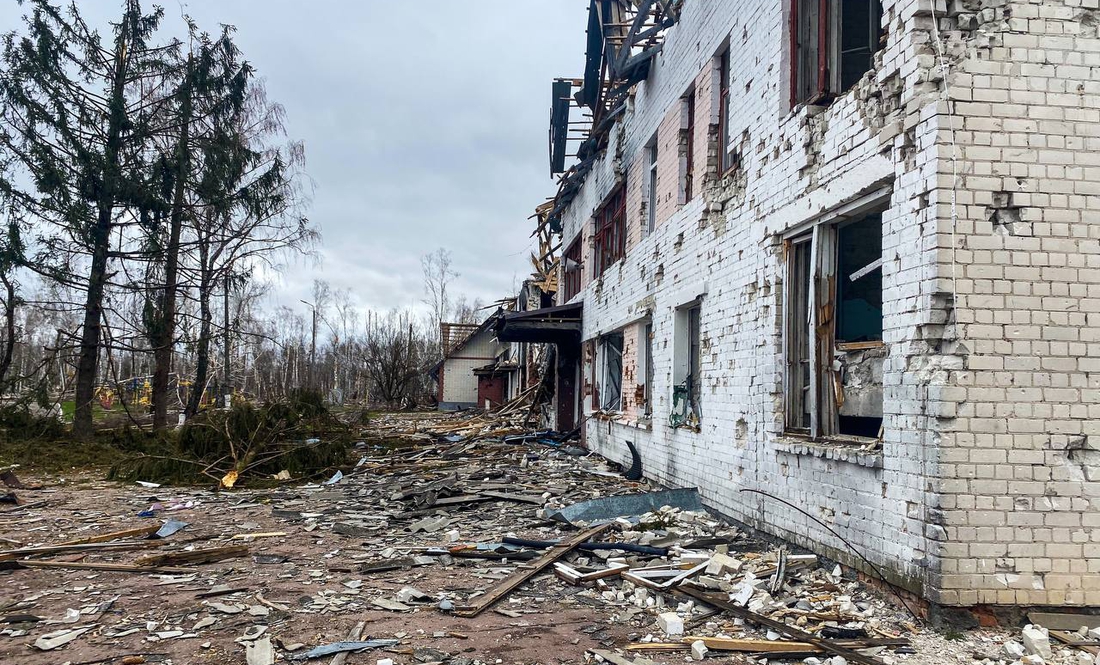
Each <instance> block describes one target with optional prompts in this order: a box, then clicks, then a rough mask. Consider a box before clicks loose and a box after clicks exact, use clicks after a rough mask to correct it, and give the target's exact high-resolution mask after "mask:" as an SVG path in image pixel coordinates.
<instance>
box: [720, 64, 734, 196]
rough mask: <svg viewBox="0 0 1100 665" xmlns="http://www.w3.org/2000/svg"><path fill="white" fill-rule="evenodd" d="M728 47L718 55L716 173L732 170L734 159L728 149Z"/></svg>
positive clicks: (721, 173) (729, 72)
mask: <svg viewBox="0 0 1100 665" xmlns="http://www.w3.org/2000/svg"><path fill="white" fill-rule="evenodd" d="M730 75H731V71H730V47H729V45H726V47H725V48H724V49H722V52H721V53H720V54H718V141H719V145H718V173H719V174H720V175H725V174H727V173H729V172H730V171H731V170H733V167H735V166H736V165H737V164H736V159H734V154H733V150H731V149H730Z"/></svg>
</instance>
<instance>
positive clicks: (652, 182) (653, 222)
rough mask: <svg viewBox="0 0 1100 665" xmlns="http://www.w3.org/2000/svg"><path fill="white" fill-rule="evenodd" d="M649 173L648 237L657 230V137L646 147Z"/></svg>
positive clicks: (647, 194) (647, 197) (647, 190)
mask: <svg viewBox="0 0 1100 665" xmlns="http://www.w3.org/2000/svg"><path fill="white" fill-rule="evenodd" d="M646 155H647V156H648V161H649V172H648V174H647V178H646V235H649V234H650V233H653V230H654V229H655V228H657V137H656V136H654V137H653V139H652V140H651V141H650V142H649V145H648V146H647V147H646Z"/></svg>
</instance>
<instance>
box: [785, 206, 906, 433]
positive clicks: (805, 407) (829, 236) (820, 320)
mask: <svg viewBox="0 0 1100 665" xmlns="http://www.w3.org/2000/svg"><path fill="white" fill-rule="evenodd" d="M786 256H787V276H786V283H785V288H784V320H785V324H784V355H785V365H786V384H785V385H786V412H787V429H788V430H790V431H793V432H799V433H803V434H808V435H809V436H811V437H812V438H815V439H816V438H819V437H822V436H834V435H850V436H858V437H875V438H877V437H878V436H879V435H880V430H881V427H882V397H883V390H882V366H883V362H884V360H885V357H886V349H885V346H884V345H883V342H882V215H881V213H880V212H862V213H860V214H858V215H854V216H853V217H852V218H851V219H846V220H845V221H840V222H838V221H835V220H826V221H824V222H822V223H819V224H817V225H815V226H814V227H813V228H812V230H811V231H810V232H808V233H804V234H802V235H798V236H795V237H793V238H790V239H788V240H787V246H786Z"/></svg>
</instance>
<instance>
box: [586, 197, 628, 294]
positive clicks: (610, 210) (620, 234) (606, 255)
mask: <svg viewBox="0 0 1100 665" xmlns="http://www.w3.org/2000/svg"><path fill="white" fill-rule="evenodd" d="M625 219H626V187H625V186H624V185H620V186H619V187H618V189H616V190H615V193H614V194H612V195H611V197H610V198H609V199H608V200H607V203H605V204H604V205H603V207H602V208H600V210H599V212H597V213H596V237H595V252H594V257H593V258H594V259H595V260H594V261H593V273H592V277H593V279H596V278H599V277H600V276H601V275H603V274H604V272H605V271H606V270H607V269H608V268H609V267H611V265H612V264H614V263H615V262H616V261H618V260H619V259H621V258H623V256H624V255H625V254H626V224H625Z"/></svg>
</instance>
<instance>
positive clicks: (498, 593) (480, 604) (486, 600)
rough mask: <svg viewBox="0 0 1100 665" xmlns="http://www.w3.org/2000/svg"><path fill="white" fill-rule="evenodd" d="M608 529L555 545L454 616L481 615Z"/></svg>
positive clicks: (593, 530)
mask: <svg viewBox="0 0 1100 665" xmlns="http://www.w3.org/2000/svg"><path fill="white" fill-rule="evenodd" d="M609 528H611V524H601V525H600V526H596V527H592V528H591V529H587V530H585V531H582V532H580V533H578V534H577V535H575V536H573V537H572V538H570V539H569V540H567V541H565V542H563V543H561V544H559V545H555V546H554V547H552V548H550V551H548V552H547V553H546V554H543V555H542V556H541V557H539V558H538V559H536V560H535V561H533V562H531V566H530V568H527V569H525V570H521V571H517V572H516V573H514V574H513V575H512V576H510V577H508V578H506V579H504V580H503V581H502V582H501V583H500V584H499V585H498V586H497V587H496V588H494V589H492V590H490V591H488V592H487V593H486V594H485V595H484V596H481V597H479V598H477V600H476V601H475V602H474V604H473V605H469V606H467V607H463V608H460V609H459V610H457V611H456V612H455V614H456V615H458V616H461V617H475V616H477V615H478V614H481V613H482V612H483V611H485V610H486V609H488V608H490V607H492V606H493V605H494V604H496V603H497V601H499V600H501V599H502V598H504V597H505V596H507V595H508V594H510V593H512V592H513V591H515V590H516V589H518V588H519V587H521V586H523V585H524V584H526V583H527V581H528V580H530V579H531V578H532V577H534V576H535V575H538V574H539V573H541V572H542V571H543V570H545V569H546V568H549V567H550V566H551V565H553V563H554V562H555V561H557V560H558V559H560V558H562V557H563V556H565V555H566V554H568V553H570V552H572V551H573V550H574V549H576V548H577V546H578V545H580V544H581V543H584V542H587V541H589V540H591V539H593V538H595V537H596V536H598V535H600V534H601V533H603V532H604V531H607V530H608V529H609Z"/></svg>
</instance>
